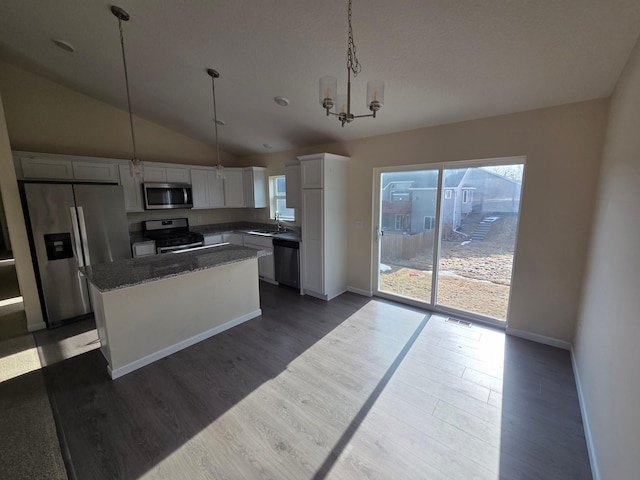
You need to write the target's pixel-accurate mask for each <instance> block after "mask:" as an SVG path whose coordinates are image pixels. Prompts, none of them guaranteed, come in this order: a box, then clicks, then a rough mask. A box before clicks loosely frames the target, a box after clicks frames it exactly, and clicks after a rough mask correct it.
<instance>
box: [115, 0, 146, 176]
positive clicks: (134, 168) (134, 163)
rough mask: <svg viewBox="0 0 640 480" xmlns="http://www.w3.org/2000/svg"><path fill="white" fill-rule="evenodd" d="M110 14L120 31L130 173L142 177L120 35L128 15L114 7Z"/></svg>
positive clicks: (122, 36)
mask: <svg viewBox="0 0 640 480" xmlns="http://www.w3.org/2000/svg"><path fill="white" fill-rule="evenodd" d="M111 13H113V15H114V16H115V17H116V18H117V19H118V28H119V30H120V46H121V47H122V64H123V65H124V83H125V86H126V88H127V106H128V109H129V126H130V127H131V144H132V146H133V158H132V159H131V173H132V174H133V175H137V176H139V175H142V162H141V161H140V160H139V159H138V155H137V153H136V136H135V134H134V131H133V114H132V113H131V94H130V93H129V74H128V72H127V57H126V55H125V52H124V35H123V33H122V22H128V21H129V18H130V17H129V14H128V13H127V12H126V11H124V10H123V9H122V8H120V7H117V6H115V5H112V6H111Z"/></svg>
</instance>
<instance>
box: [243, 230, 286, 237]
mask: <svg viewBox="0 0 640 480" xmlns="http://www.w3.org/2000/svg"><path fill="white" fill-rule="evenodd" d="M247 233H249V234H250V235H262V236H264V237H272V236H273V235H277V234H278V233H281V232H278V231H277V230H250V231H249V232H247Z"/></svg>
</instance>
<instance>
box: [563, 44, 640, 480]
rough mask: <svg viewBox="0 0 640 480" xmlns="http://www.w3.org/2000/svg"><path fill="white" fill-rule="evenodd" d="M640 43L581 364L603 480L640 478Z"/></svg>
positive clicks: (623, 108) (617, 96)
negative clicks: (639, 344)
mask: <svg viewBox="0 0 640 480" xmlns="http://www.w3.org/2000/svg"><path fill="white" fill-rule="evenodd" d="M639 128H640V42H639V43H638V44H637V45H636V47H635V50H634V51H633V53H632V55H631V57H630V60H629V63H628V64H627V66H626V68H625V70H624V72H623V74H622V76H621V78H620V81H619V82H618V85H617V87H616V90H615V92H614V95H613V97H612V100H611V115H610V118H609V127H608V130H607V137H606V143H605V148H604V154H603V169H602V176H601V179H600V185H599V195H598V202H597V207H596V214H595V217H594V218H596V219H597V221H596V222H595V223H594V232H593V236H592V244H591V250H590V254H589V260H588V263H587V273H586V275H585V284H584V294H583V296H582V306H581V311H580V317H579V322H578V327H577V330H576V336H575V361H576V366H577V370H578V373H579V378H580V384H581V387H582V388H581V389H582V395H583V403H584V405H583V408H584V411H585V413H586V417H587V418H588V424H589V428H590V432H591V438H592V447H593V449H592V452H593V453H595V459H596V460H597V464H598V470H599V476H598V477H596V478H602V479H608V478H638V472H640V456H638V445H640V415H639V414H638V402H639V400H640V375H639V374H638V366H639V365H640V353H639V352H640V350H639V347H638V341H639V340H640V295H639V292H640V254H639V251H638V249H639V245H640V213H639V210H640V135H639V131H638V129H639Z"/></svg>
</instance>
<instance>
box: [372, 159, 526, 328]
mask: <svg viewBox="0 0 640 480" xmlns="http://www.w3.org/2000/svg"><path fill="white" fill-rule="evenodd" d="M523 174H524V159H522V158H517V159H513V158H512V159H502V160H493V161H474V162H468V163H464V164H461V163H456V164H454V165H452V164H439V165H437V166H435V167H434V165H429V166H428V167H427V166H425V167H424V168H415V167H414V168H412V169H411V170H406V169H404V170H400V169H395V170H393V169H384V171H381V172H380V177H379V189H378V190H379V192H378V195H379V202H378V205H379V212H378V214H379V225H380V227H379V228H380V236H379V241H378V269H377V272H378V278H377V280H378V281H377V289H376V293H377V294H379V295H381V296H386V297H390V298H393V299H395V300H399V301H404V302H406V303H412V304H420V305H424V306H425V307H427V308H429V309H432V310H434V311H441V312H445V313H449V314H452V313H453V314H458V315H460V316H462V317H466V318H472V319H475V320H480V321H483V320H484V321H487V322H488V323H493V324H504V323H505V322H506V320H507V316H508V309H509V298H510V293H511V276H512V267H513V259H514V255H515V245H516V237H517V229H518V219H519V213H520V198H521V192H522V183H523Z"/></svg>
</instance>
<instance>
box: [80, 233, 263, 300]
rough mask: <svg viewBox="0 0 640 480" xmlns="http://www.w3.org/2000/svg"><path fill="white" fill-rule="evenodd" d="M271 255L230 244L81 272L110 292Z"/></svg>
mask: <svg viewBox="0 0 640 480" xmlns="http://www.w3.org/2000/svg"><path fill="white" fill-rule="evenodd" d="M268 254H269V252H266V251H261V250H256V249H254V248H248V247H241V246H239V245H231V244H227V245H220V246H211V247H201V248H198V249H193V250H189V251H183V252H181V253H165V254H162V255H150V256H148V257H140V258H132V259H127V260H120V261H116V262H113V263H103V264H100V265H91V266H89V267H81V268H80V272H81V273H82V274H83V275H84V276H85V277H87V279H88V280H89V281H90V282H91V283H92V284H93V285H94V286H95V287H96V288H97V289H98V290H99V291H100V292H109V291H111V290H118V289H120V288H126V287H133V286H135V285H140V284H142V283H147V282H153V281H154V280H160V279H162V278H168V277H175V276H177V275H184V274H187V273H191V272H196V271H199V270H206V269H209V268H215V267H219V266H221V265H227V264H230V263H235V262H242V261H244V260H248V259H250V258H256V257H261V256H263V255H268Z"/></svg>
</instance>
